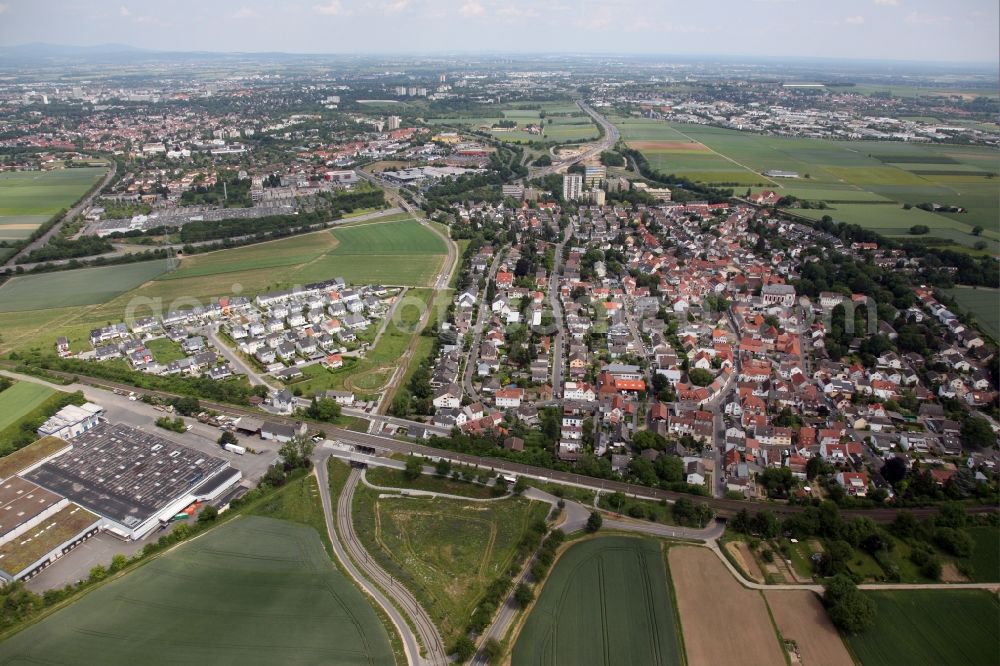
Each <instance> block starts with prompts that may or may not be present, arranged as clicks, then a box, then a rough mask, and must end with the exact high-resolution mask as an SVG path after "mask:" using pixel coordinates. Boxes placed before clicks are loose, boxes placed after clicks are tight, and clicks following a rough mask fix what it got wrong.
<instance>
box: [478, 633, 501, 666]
mask: <svg viewBox="0 0 1000 666" xmlns="http://www.w3.org/2000/svg"><path fill="white" fill-rule="evenodd" d="M502 652H503V649H502V648H501V647H500V641H498V640H497V639H495V638H487V639H486V642H485V643H483V656H485V657H486V661H487V662H488V663H490V664H493V663H496V660H497V659H499V658H500V654H501V653H502Z"/></svg>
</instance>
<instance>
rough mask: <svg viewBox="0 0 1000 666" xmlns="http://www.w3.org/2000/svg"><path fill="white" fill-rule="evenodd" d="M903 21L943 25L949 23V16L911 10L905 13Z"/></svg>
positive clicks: (912, 23) (913, 23) (916, 23)
mask: <svg viewBox="0 0 1000 666" xmlns="http://www.w3.org/2000/svg"><path fill="white" fill-rule="evenodd" d="M905 21H906V22H907V23H908V24H910V25H945V24H946V23H951V17H950V16H937V15H935V14H924V13H921V12H911V13H910V14H908V15H907V17H906V19H905Z"/></svg>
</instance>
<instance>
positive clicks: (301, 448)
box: [278, 437, 316, 472]
mask: <svg viewBox="0 0 1000 666" xmlns="http://www.w3.org/2000/svg"><path fill="white" fill-rule="evenodd" d="M315 449H316V445H315V444H313V442H312V440H310V439H308V438H306V437H293V438H291V439H290V440H288V441H287V442H285V443H284V444H282V445H281V448H280V449H278V455H280V456H281V460H282V461H283V462H284V465H285V471H286V472H288V471H291V470H293V469H299V468H308V467H309V465H310V464H311V463H310V462H309V456H311V455H312V454H313V451H314V450H315Z"/></svg>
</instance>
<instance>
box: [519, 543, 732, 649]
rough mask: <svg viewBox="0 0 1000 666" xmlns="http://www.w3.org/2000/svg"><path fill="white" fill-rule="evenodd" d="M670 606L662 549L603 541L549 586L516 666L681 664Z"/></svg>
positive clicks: (573, 557) (568, 556) (574, 554)
mask: <svg viewBox="0 0 1000 666" xmlns="http://www.w3.org/2000/svg"><path fill="white" fill-rule="evenodd" d="M672 606H673V603H672V601H671V597H670V591H669V583H668V581H667V572H666V566H665V565H664V560H663V553H662V551H661V549H660V544H659V543H658V542H657V541H654V540H651V539H637V538H631V537H601V538H598V539H592V540H589V541H584V542H582V543H578V544H575V545H573V546H571V547H570V548H569V550H567V551H566V552H565V553H564V554H563V555H562V557H561V558H560V559H559V560H558V562H557V563H556V566H555V568H554V569H553V570H552V573H551V574H550V575H549V578H548V580H547V581H546V582H545V586H544V588H543V589H542V592H541V595H540V596H539V598H538V601H537V603H536V605H535V607H534V609H533V610H532V611H531V615H530V616H528V619H527V621H526V622H525V624H524V628H523V629H522V630H521V634H520V636H519V637H518V639H517V643H516V644H515V645H514V651H513V656H512V659H511V663H512V664H513V666H555V665H557V664H566V665H567V666H570V665H576V664H645V665H653V664H682V663H684V658H683V650H682V646H681V642H680V638H679V636H680V629H679V627H677V626H675V623H674V611H673V608H672ZM733 620H735V618H733ZM720 630H721V628H720Z"/></svg>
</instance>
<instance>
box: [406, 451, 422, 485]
mask: <svg viewBox="0 0 1000 666" xmlns="http://www.w3.org/2000/svg"><path fill="white" fill-rule="evenodd" d="M423 471H424V466H423V463H421V462H420V458H418V457H416V456H409V457H408V458H407V459H406V468H405V469H403V476H404V477H406V479H407V480H408V481H414V480H416V479H417V478H418V477H419V476H420V475H421V474H422V473H423Z"/></svg>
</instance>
